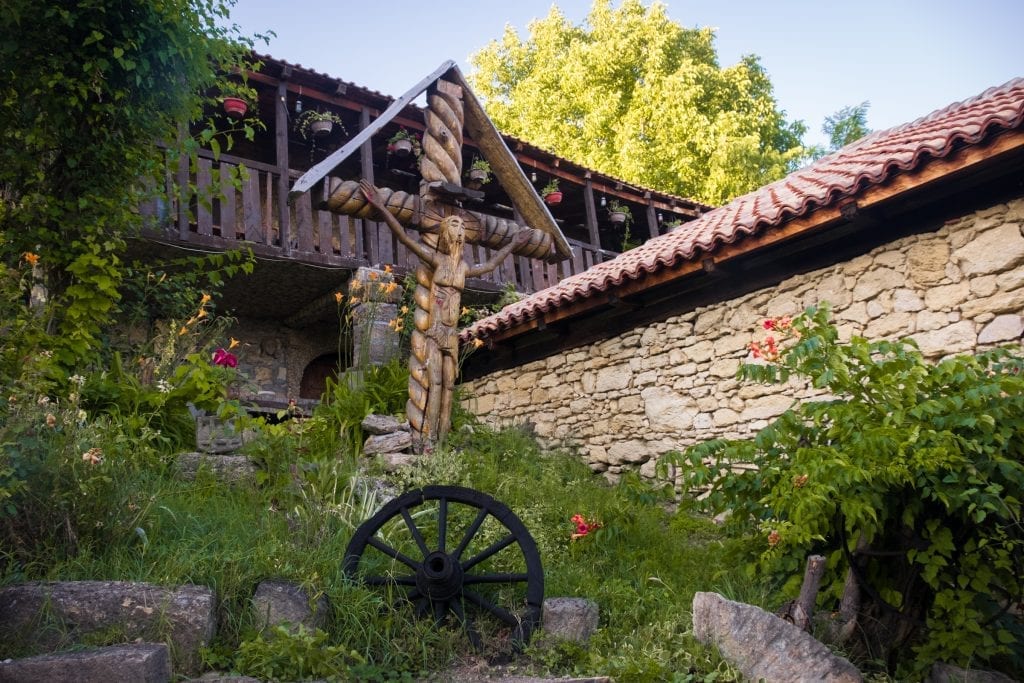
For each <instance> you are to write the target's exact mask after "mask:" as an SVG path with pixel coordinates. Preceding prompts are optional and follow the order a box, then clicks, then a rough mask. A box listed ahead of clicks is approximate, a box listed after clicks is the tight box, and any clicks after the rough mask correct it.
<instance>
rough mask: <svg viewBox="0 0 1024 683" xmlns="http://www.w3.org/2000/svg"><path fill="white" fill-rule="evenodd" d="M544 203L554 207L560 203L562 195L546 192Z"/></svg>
mask: <svg viewBox="0 0 1024 683" xmlns="http://www.w3.org/2000/svg"><path fill="white" fill-rule="evenodd" d="M544 201H546V202H547V203H548V204H550V205H551V206H554V205H555V204H561V203H562V193H561V192H548V193H547V194H546V195H544Z"/></svg>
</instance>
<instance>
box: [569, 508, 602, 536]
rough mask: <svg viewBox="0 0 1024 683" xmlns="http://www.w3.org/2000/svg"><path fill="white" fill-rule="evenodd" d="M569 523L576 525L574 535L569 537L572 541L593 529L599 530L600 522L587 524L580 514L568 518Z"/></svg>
mask: <svg viewBox="0 0 1024 683" xmlns="http://www.w3.org/2000/svg"><path fill="white" fill-rule="evenodd" d="M570 521H571V522H572V523H573V524H575V525H576V533H574V534H573V535H572V537H571V538H572V540H574V541H575V540H576V539H577V538H583V537H584V536H586V535H587V534H589V533H590V532H591V531H593V530H594V529H600V528H601V523H600V522H587V520H586V518H584V517H583V515H580V514H575V515H573V516H572V517H571V518H570Z"/></svg>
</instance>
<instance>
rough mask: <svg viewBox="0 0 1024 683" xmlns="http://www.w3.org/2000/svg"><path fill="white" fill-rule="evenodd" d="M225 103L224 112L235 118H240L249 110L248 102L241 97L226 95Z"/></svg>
mask: <svg viewBox="0 0 1024 683" xmlns="http://www.w3.org/2000/svg"><path fill="white" fill-rule="evenodd" d="M223 104H224V113H226V114H227V115H228V116H230V117H231V118H233V119H240V118H242V117H243V116H245V112H247V111H249V105H248V103H247V102H246V101H245V100H243V99H242V98H241V97H225V98H224V100H223Z"/></svg>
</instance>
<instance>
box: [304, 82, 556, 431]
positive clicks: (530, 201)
mask: <svg viewBox="0 0 1024 683" xmlns="http://www.w3.org/2000/svg"><path fill="white" fill-rule="evenodd" d="M445 73H448V74H450V76H451V77H452V79H453V81H456V82H453V81H452V80H444V79H441V78H439V76H441V75H442V74H445ZM423 90H427V103H428V108H427V110H426V111H425V114H424V116H425V119H426V130H425V132H424V137H423V152H424V154H423V157H422V159H421V160H420V174H421V176H422V182H421V183H420V193H419V195H418V196H415V195H410V194H408V193H405V192H398V191H394V190H390V189H388V188H376V187H374V186H373V185H372V184H370V183H369V182H367V181H366V180H363V181H360V182H358V183H357V182H354V181H345V182H342V183H339V184H338V185H337V186H335V187H332V188H331V194H330V197H329V199H328V200H327V202H326V208H328V209H329V210H331V211H333V212H335V213H341V214H347V215H352V216H357V217H361V218H370V217H379V218H380V219H382V220H383V221H384V222H385V223H386V224H387V226H388V227H389V229H390V230H391V231H392V233H394V235H395V237H396V238H397V239H398V240H399V241H400V242H401V243H402V244H404V245H405V246H406V247H407V248H408V249H409V250H410V251H412V252H413V253H414V254H416V256H417V258H418V260H419V264H418V266H417V268H416V291H415V293H414V296H413V300H414V302H415V306H416V310H415V315H414V328H413V330H412V338H411V347H412V348H411V354H410V358H409V400H408V403H407V404H406V414H407V416H408V418H409V423H410V426H411V428H412V431H413V434H414V437H415V440H416V442H417V447H418V448H420V449H425V448H428V447H430V445H431V444H432V443H434V442H436V441H439V440H440V439H442V438H443V437H444V436H445V434H446V433H447V432H448V429H449V426H450V420H451V404H452V394H453V390H454V384H455V377H456V374H457V372H458V356H459V346H458V344H459V342H458V319H459V314H460V311H461V299H462V290H463V288H464V287H465V282H466V278H467V277H474V276H478V275H482V274H484V273H488V272H490V271H492V270H494V269H495V268H496V267H498V265H499V264H500V263H501V262H502V261H504V260H505V258H506V257H507V256H508V255H509V254H510V253H512V252H515V253H517V254H520V255H523V256H530V257H532V258H542V259H546V260H552V261H554V260H561V259H563V258H565V257H567V256H568V254H569V253H570V252H569V248H568V244H567V242H566V240H565V238H564V236H562V234H561V232H560V231H559V230H558V228H557V226H555V223H554V220H553V219H552V218H551V215H550V213H548V211H547V209H546V208H545V206H544V204H543V202H542V201H541V200H540V197H539V196H537V194H536V191H535V190H534V188H533V186H532V185H530V184H529V183H528V181H527V180H526V177H525V175H524V174H523V173H522V170H521V169H520V168H519V166H518V163H517V162H516V160H515V158H514V157H513V156H512V154H511V153H510V152H509V151H508V148H507V147H505V144H504V141H503V140H502V139H501V137H500V135H498V133H497V130H495V129H494V127H493V124H491V122H490V121H489V120H488V119H487V118H486V116H485V115H484V114H483V110H482V108H481V107H480V104H479V102H477V101H476V98H475V97H474V96H473V95H472V93H471V92H469V91H468V87H467V86H466V84H465V80H464V79H463V78H462V75H461V73H460V72H459V71H458V68H457V67H455V66H454V65H453V64H452V63H451V62H448V63H446V64H445V65H442V67H441V69H439V70H438V71H437V72H435V73H434V74H432V75H431V76H430V77H428V78H427V79H425V80H424V81H423V82H421V84H420V85H419V86H417V88H414V89H413V90H411V91H410V92H409V93H407V94H406V95H405V96H404V97H403V98H401V99H400V100H399V101H398V102H396V103H395V104H394V105H392V107H391V108H389V109H388V111H387V112H385V113H384V114H383V115H382V116H381V118H380V119H378V120H377V121H375V122H374V124H372V125H371V126H370V127H368V128H367V129H365V130H364V131H362V133H360V135H358V136H356V138H355V139H353V140H352V141H350V142H349V143H347V144H346V145H345V146H344V147H342V149H340V150H338V152H336V153H335V154H334V155H332V156H331V157H328V159H326V160H325V161H324V162H322V163H321V164H320V165H318V166H317V167H314V168H313V169H310V171H309V172H308V173H307V174H306V175H305V176H303V177H302V178H300V179H299V180H298V181H296V183H295V187H294V188H293V190H292V194H293V195H294V194H296V193H301V192H303V191H305V190H308V189H309V187H311V186H312V184H313V183H315V182H316V181H317V180H318V179H319V178H322V177H323V176H324V175H326V173H328V172H329V171H330V170H331V169H332V168H334V167H335V166H337V165H338V164H339V163H340V162H341V161H342V160H343V159H344V158H345V156H346V155H347V154H348V153H351V152H352V151H354V149H355V148H356V147H357V143H359V144H362V142H365V140H367V139H369V136H370V135H372V133H373V132H374V131H376V130H379V129H380V128H381V127H382V126H383V125H384V123H386V122H387V120H390V119H389V118H388V116H389V114H390V115H391V116H392V117H393V116H394V115H395V114H396V113H397V112H398V111H400V110H401V109H402V108H404V106H405V105H406V104H407V103H408V101H411V99H412V98H414V97H415V96H417V95H418V94H419V93H420V92H422V91H423ZM467 100H468V106H469V110H470V117H469V120H468V122H467V120H466V116H465V103H466V101H467ZM392 112H394V113H392ZM466 123H468V124H469V126H468V127H469V128H470V132H471V134H472V135H473V136H474V141H476V142H477V143H478V144H479V146H480V149H481V151H482V152H483V153H484V157H485V158H486V159H487V160H488V161H489V162H490V163H491V165H492V167H493V168H494V170H495V175H496V176H497V178H498V180H499V182H502V187H503V188H505V189H506V191H508V192H509V195H510V198H511V199H512V202H513V204H514V205H515V206H516V207H517V208H520V207H523V209H525V210H522V209H521V212H522V213H523V214H524V215H526V216H527V219H528V220H530V219H531V217H532V219H533V221H535V222H536V224H537V225H540V226H541V228H542V229H537V228H534V227H530V226H527V225H520V224H518V223H515V222H513V221H508V220H505V219H500V218H496V217H494V216H489V215H486V214H483V213H479V212H476V211H470V210H468V209H466V208H464V206H463V200H465V199H466V198H468V197H471V196H472V195H471V192H470V191H467V190H464V189H463V188H462V186H461V182H462V141H463V126H464V124H466ZM406 228H412V229H414V230H417V231H419V232H420V239H419V240H418V241H417V240H415V239H413V238H412V237H410V236H409V235H408V234H407V233H406ZM467 242H469V243H476V244H483V245H486V246H487V247H489V248H492V249H496V251H495V253H494V254H493V255H492V256H491V257H490V258H489V259H488V260H487V261H486V262H485V263H482V264H470V263H468V262H467V261H466V260H465V250H464V249H463V246H464V244H465V243H467Z"/></svg>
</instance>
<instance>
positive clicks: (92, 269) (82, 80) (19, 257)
mask: <svg viewBox="0 0 1024 683" xmlns="http://www.w3.org/2000/svg"><path fill="white" fill-rule="evenodd" d="M233 3H234V0H211V1H209V2H207V1H202V0H147V1H146V2H124V1H122V0H73V1H70V2H60V3H54V2H36V1H35V0H8V2H6V3H5V5H4V11H3V12H0V38H2V39H0V73H2V76H0V264H2V265H3V266H4V267H5V268H16V267H19V265H20V266H21V267H24V264H25V263H26V262H28V263H31V264H32V265H33V266H34V267H33V278H34V279H35V281H36V282H37V283H38V284H42V285H44V286H45V288H46V290H47V292H48V304H47V306H46V309H45V313H44V315H45V316H46V327H47V330H48V332H49V334H50V335H51V339H50V341H49V342H48V343H49V344H50V345H51V346H52V348H51V349H50V350H51V351H53V352H54V354H55V359H56V360H57V361H58V364H59V365H60V366H63V367H64V368H65V369H67V368H71V367H73V366H75V365H76V363H79V362H81V361H82V360H83V359H87V358H89V357H90V356H91V355H92V354H93V353H95V351H96V350H97V349H98V347H99V344H100V338H101V336H102V331H103V330H104V327H106V326H107V325H108V324H109V322H110V321H111V319H112V317H113V315H114V314H115V313H116V311H117V302H118V298H119V293H118V290H119V287H120V285H121V281H122V277H123V268H122V262H121V260H122V256H123V252H124V248H125V238H126V236H128V235H130V234H132V232H133V231H134V230H136V229H137V228H138V227H139V224H140V217H139V206H140V203H141V201H142V200H143V199H144V198H145V197H146V196H147V193H148V192H152V191H153V188H154V187H157V186H159V185H160V183H161V182H162V179H163V178H164V177H165V175H166V164H167V163H168V157H167V154H168V153H170V154H171V155H174V154H177V153H182V152H184V153H189V152H194V151H195V149H196V147H197V146H198V145H199V144H200V143H201V142H207V143H209V142H211V141H212V140H214V139H215V137H216V133H217V130H218V125H220V128H221V130H222V129H223V123H218V122H216V121H210V120H208V121H206V122H205V123H198V124H197V122H201V121H202V119H203V115H204V111H209V109H208V107H209V105H210V104H211V101H212V99H211V98H212V97H213V96H214V95H215V94H216V92H217V87H218V85H219V84H220V85H224V84H225V82H226V78H227V77H226V76H225V74H227V73H230V72H231V71H232V70H233V69H235V68H237V67H243V66H246V63H247V60H248V59H249V55H251V49H252V40H249V39H245V38H242V37H241V36H240V35H239V32H238V30H237V27H234V26H231V25H230V24H227V21H228V16H229V9H230V7H231V5H232V4H233ZM204 108H205V109H204ZM190 123H191V124H192V125H193V128H192V130H193V132H195V133H196V134H195V135H194V136H190V135H182V131H188V130H189V125H190ZM246 132H247V133H249V134H251V132H252V131H251V129H249V130H247V131H246ZM158 142H164V143H166V144H167V146H168V147H169V148H170V150H169V152H167V151H165V150H162V149H161V148H160V147H158V145H157V143H158Z"/></svg>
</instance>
